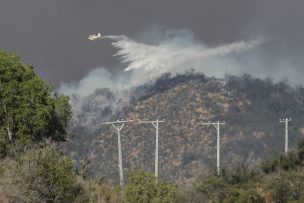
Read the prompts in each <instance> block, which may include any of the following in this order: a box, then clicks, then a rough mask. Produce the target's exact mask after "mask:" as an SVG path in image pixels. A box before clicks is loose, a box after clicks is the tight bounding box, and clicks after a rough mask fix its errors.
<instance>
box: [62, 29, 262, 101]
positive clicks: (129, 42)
mask: <svg viewBox="0 0 304 203" xmlns="http://www.w3.org/2000/svg"><path fill="white" fill-rule="evenodd" d="M103 39H109V40H111V41H112V45H113V46H114V47H115V48H117V50H118V51H117V53H116V54H115V55H114V56H116V57H118V58H119V59H120V60H121V62H122V63H123V64H125V68H124V72H122V73H120V74H117V75H112V74H111V73H110V72H109V71H107V70H106V69H104V68H97V69H94V70H92V71H91V72H90V73H89V74H88V75H87V76H86V77H85V78H83V79H82V80H81V81H80V82H79V83H76V84H62V85H61V87H60V91H62V92H64V93H66V94H69V95H71V94H76V95H81V96H87V95H89V94H92V93H93V92H94V91H95V89H97V88H103V87H107V88H111V89H121V88H125V89H129V88H130V87H134V86H138V85H141V84H144V83H146V82H149V81H153V80H154V79H155V78H157V77H159V76H160V75H162V74H164V73H166V72H171V73H177V72H184V71H185V69H190V68H191V69H195V70H196V71H198V72H203V73H204V74H206V75H207V76H215V77H223V76H224V74H225V73H227V72H229V73H232V74H239V73H243V72H246V71H247V70H244V69H242V67H243V66H244V64H242V63H241V62H240V61H239V60H238V59H237V57H238V56H239V55H241V54H244V53H246V52H250V50H252V49H255V48H257V47H258V46H260V45H261V44H263V43H264V42H265V41H266V40H265V39H263V38H257V39H253V40H247V41H245V40H242V41H238V42H233V43H231V44H224V45H220V46H216V47H208V46H207V45H206V44H204V43H203V42H201V41H199V40H197V39H195V38H194V36H193V34H192V33H191V32H190V31H188V30H170V31H166V32H165V33H164V34H163V35H162V36H161V37H158V38H157V39H149V40H146V41H136V40H134V39H132V38H130V37H127V36H124V35H121V36H105V37H103ZM148 41H149V42H148Z"/></svg>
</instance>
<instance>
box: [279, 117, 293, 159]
mask: <svg viewBox="0 0 304 203" xmlns="http://www.w3.org/2000/svg"><path fill="white" fill-rule="evenodd" d="M290 121H291V118H284V119H280V123H285V154H287V152H288V122H290Z"/></svg>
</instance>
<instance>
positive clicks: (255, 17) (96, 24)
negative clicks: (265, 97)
mask: <svg viewBox="0 0 304 203" xmlns="http://www.w3.org/2000/svg"><path fill="white" fill-rule="evenodd" d="M157 26H158V27H162V28H163V29H188V30H190V31H192V32H193V33H194V35H195V36H196V37H197V38H198V39H200V40H201V41H203V42H204V43H206V44H207V45H209V46H216V45H220V44H223V43H231V42H233V41H236V40H242V39H246V38H249V37H252V36H255V35H264V36H267V37H269V38H271V40H272V41H271V43H269V45H267V46H265V47H264V48H263V50H260V51H261V53H259V54H261V55H262V57H263V58H264V59H265V61H269V63H272V62H273V61H275V60H276V59H278V58H280V59H282V58H284V57H285V58H286V60H287V61H288V63H289V64H291V65H292V66H293V67H295V68H296V69H297V70H298V72H299V74H302V75H303V79H304V68H303V65H304V55H303V54H304V1H303V0H183V1H182V0H149V1H148V0H129V1H126V0H121V1H116V0H108V1H106V0H89V1H84V0H0V47H1V48H5V49H7V50H9V51H13V52H16V53H18V54H19V55H20V56H21V57H22V59H23V61H25V62H27V63H31V64H33V65H34V66H35V68H36V70H37V72H38V73H39V74H40V75H41V76H42V77H43V78H44V79H46V80H48V81H49V82H52V83H57V84H58V82H60V81H65V82H70V81H77V80H79V79H80V78H82V77H83V76H84V75H85V74H86V73H87V72H88V71H89V70H91V69H93V68H96V67H100V66H106V67H107V68H108V69H109V70H113V69H114V67H115V69H117V67H119V65H117V64H118V60H117V58H115V57H113V56H112V55H113V54H114V53H115V50H114V49H113V47H112V46H111V44H110V43H109V42H108V41H96V42H93V43H90V42H89V41H88V40H87V37H88V35H89V34H91V33H97V32H101V33H104V34H111V35H120V34H125V35H128V36H130V37H133V38H140V36H142V34H143V33H147V32H149V30H151V28H152V27H157ZM270 68H273V66H269V67H265V70H266V71H269V70H267V69H270ZM291 79H292V78H291Z"/></svg>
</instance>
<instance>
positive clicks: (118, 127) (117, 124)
mask: <svg viewBox="0 0 304 203" xmlns="http://www.w3.org/2000/svg"><path fill="white" fill-rule="evenodd" d="M127 122H132V120H129V121H124V120H120V121H119V120H117V121H113V122H105V123H102V125H112V126H113V127H114V128H115V129H116V131H117V141H118V144H117V145H118V167H119V183H120V187H121V188H122V189H124V176H123V168H122V152H121V139H120V131H121V129H122V128H123V127H124V125H125V123H127Z"/></svg>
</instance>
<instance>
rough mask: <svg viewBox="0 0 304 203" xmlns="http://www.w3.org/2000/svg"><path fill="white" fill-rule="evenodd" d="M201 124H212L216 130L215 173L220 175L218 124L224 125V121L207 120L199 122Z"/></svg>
mask: <svg viewBox="0 0 304 203" xmlns="http://www.w3.org/2000/svg"><path fill="white" fill-rule="evenodd" d="M201 124H202V125H207V126H210V125H213V127H214V128H215V129H216V130H217V140H216V170H217V175H220V172H221V170H220V125H225V124H226V122H225V121H223V122H220V121H217V122H213V123H212V122H210V121H208V122H207V123H201Z"/></svg>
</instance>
